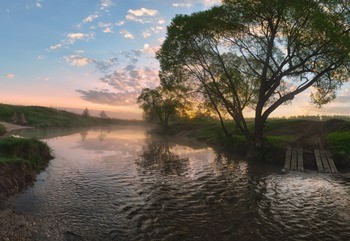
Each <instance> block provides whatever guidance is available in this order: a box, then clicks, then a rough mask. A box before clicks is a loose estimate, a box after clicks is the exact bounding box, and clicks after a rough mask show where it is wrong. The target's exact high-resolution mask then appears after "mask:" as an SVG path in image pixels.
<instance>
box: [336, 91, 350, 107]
mask: <svg viewBox="0 0 350 241" xmlns="http://www.w3.org/2000/svg"><path fill="white" fill-rule="evenodd" d="M332 102H335V103H349V104H350V95H343V96H338V97H337V98H335V99H334V100H333V101H332ZM349 110H350V108H349Z"/></svg>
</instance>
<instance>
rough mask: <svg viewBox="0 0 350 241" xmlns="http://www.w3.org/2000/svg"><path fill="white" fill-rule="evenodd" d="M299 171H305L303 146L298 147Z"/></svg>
mask: <svg viewBox="0 0 350 241" xmlns="http://www.w3.org/2000/svg"><path fill="white" fill-rule="evenodd" d="M298 171H301V172H303V171H304V160H303V148H298Z"/></svg>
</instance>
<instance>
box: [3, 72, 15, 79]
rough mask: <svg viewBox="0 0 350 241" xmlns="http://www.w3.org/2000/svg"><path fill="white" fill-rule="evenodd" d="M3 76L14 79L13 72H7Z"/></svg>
mask: <svg viewBox="0 0 350 241" xmlns="http://www.w3.org/2000/svg"><path fill="white" fill-rule="evenodd" d="M5 78H6V79H14V78H15V75H14V74H11V73H8V74H5Z"/></svg>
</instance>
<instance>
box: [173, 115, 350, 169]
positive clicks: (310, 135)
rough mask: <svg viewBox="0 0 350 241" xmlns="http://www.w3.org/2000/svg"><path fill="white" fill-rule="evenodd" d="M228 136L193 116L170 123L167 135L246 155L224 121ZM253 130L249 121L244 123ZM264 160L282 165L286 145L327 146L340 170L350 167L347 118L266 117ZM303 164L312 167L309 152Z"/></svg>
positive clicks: (238, 136)
mask: <svg viewBox="0 0 350 241" xmlns="http://www.w3.org/2000/svg"><path fill="white" fill-rule="evenodd" d="M225 124H226V126H227V129H228V131H229V132H230V133H232V136H231V137H230V139H228V138H227V137H226V136H225V135H224V132H223V131H222V128H221V124H220V122H219V121H218V120H211V119H193V120H181V121H177V122H174V123H173V124H172V125H171V126H170V128H169V134H170V135H178V136H187V137H191V138H195V139H197V140H199V141H202V142H206V143H207V144H209V145H211V146H215V147H216V148H222V149H225V151H228V152H233V153H240V154H246V152H247V146H248V143H247V142H246V141H245V138H244V136H243V135H242V133H240V132H239V130H238V129H236V128H235V125H234V123H232V122H231V123H229V122H226V123H225ZM248 127H249V128H250V129H251V130H252V129H253V122H248ZM265 140H266V143H267V148H266V150H265V151H266V153H265V155H266V157H267V161H268V162H271V163H276V164H278V165H281V164H282V165H283V162H284V157H285V151H286V147H287V146H294V147H302V148H304V149H305V150H310V151H313V150H314V149H329V150H330V151H331V154H332V157H333V158H334V161H335V163H336V165H337V167H340V168H341V169H345V170H348V169H349V168H350V121H349V120H346V119H344V120H342V119H328V120H325V121H320V120H315V119H302V118H296V119H270V120H268V121H267V123H266V126H265ZM305 161H306V164H307V165H310V166H312V165H313V164H312V163H313V162H314V161H313V157H312V155H311V154H310V155H306V159H305Z"/></svg>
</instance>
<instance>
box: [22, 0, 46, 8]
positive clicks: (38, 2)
mask: <svg viewBox="0 0 350 241" xmlns="http://www.w3.org/2000/svg"><path fill="white" fill-rule="evenodd" d="M41 3H42V0H35V1H34V2H33V1H32V2H31V3H29V4H26V9H27V10H30V9H32V8H43V5H42V4H41Z"/></svg>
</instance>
